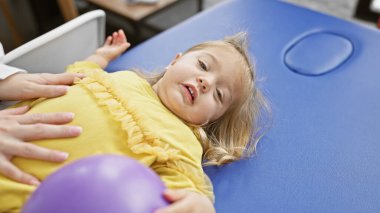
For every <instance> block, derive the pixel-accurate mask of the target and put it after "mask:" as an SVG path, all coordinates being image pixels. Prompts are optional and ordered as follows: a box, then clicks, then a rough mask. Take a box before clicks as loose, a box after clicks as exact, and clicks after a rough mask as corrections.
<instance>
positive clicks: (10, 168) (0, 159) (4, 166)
mask: <svg viewBox="0 0 380 213" xmlns="http://www.w3.org/2000/svg"><path fill="white" fill-rule="evenodd" d="M0 173H1V174H2V175H4V176H5V177H8V178H10V179H12V180H15V181H17V182H20V183H25V184H29V185H35V186H38V185H39V181H38V179H37V178H35V177H33V176H32V175H30V174H28V173H26V172H23V171H21V170H20V169H19V168H17V167H16V166H15V165H13V164H12V163H11V162H10V161H9V160H8V159H6V158H5V157H4V156H0Z"/></svg>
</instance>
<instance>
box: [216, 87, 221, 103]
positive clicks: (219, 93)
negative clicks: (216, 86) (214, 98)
mask: <svg viewBox="0 0 380 213" xmlns="http://www.w3.org/2000/svg"><path fill="white" fill-rule="evenodd" d="M216 94H217V95H218V98H219V100H220V102H222V93H221V92H220V90H216Z"/></svg>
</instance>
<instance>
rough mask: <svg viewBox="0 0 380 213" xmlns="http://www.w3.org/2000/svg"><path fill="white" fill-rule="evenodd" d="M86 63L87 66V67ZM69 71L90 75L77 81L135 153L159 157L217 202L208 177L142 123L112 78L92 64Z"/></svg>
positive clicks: (79, 64) (159, 160)
mask: <svg viewBox="0 0 380 213" xmlns="http://www.w3.org/2000/svg"><path fill="white" fill-rule="evenodd" d="M83 63H86V64H85V66H86V67H84V64H83ZM68 71H69V72H73V73H84V74H85V75H86V76H87V77H86V78H83V79H76V81H75V84H77V85H81V86H83V87H85V88H87V89H88V90H89V91H91V92H92V94H93V95H94V97H96V99H97V101H98V104H99V105H100V106H104V107H106V108H107V109H108V112H109V113H110V114H111V115H112V116H113V118H114V119H115V120H117V121H119V122H120V123H121V127H122V129H123V131H124V132H125V133H126V134H127V137H128V140H127V141H128V142H127V144H128V147H129V148H130V150H131V151H132V152H133V153H135V154H148V155H154V156H156V162H157V163H160V164H162V163H164V164H166V165H167V166H168V167H169V168H172V169H175V170H177V171H180V172H181V173H182V174H184V175H186V176H187V177H188V178H189V179H190V180H191V181H192V182H193V183H194V185H195V187H196V189H197V190H198V191H200V192H202V193H203V194H205V195H206V196H208V197H209V198H210V199H211V200H212V201H214V195H213V192H212V184H211V181H210V180H209V179H208V177H207V176H206V175H205V174H204V173H201V172H199V171H198V170H197V169H194V168H193V167H191V166H189V165H188V164H187V163H185V162H184V161H182V160H181V153H180V151H179V150H177V149H175V148H173V147H172V146H171V145H170V144H168V143H164V142H162V141H161V140H159V139H158V138H156V137H155V136H154V135H153V134H152V133H151V132H149V131H148V130H146V129H144V127H143V126H142V125H140V124H139V119H138V117H137V116H136V113H135V110H134V109H133V107H132V106H129V105H128V103H127V101H125V99H124V98H122V97H121V95H120V94H122V93H121V92H120V91H118V90H117V89H116V88H114V86H113V85H114V84H113V82H112V79H111V78H110V77H109V76H108V75H107V74H106V73H105V72H104V71H103V70H102V69H100V67H99V66H97V65H96V64H94V63H91V62H78V63H75V64H73V65H70V67H69V68H68ZM200 177H205V178H204V179H202V178H200Z"/></svg>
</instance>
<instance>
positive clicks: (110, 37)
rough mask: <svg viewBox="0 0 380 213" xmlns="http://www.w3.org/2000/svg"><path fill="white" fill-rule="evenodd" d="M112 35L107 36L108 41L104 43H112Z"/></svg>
mask: <svg viewBox="0 0 380 213" xmlns="http://www.w3.org/2000/svg"><path fill="white" fill-rule="evenodd" d="M111 41H112V36H107V39H106V41H105V42H104V45H111Z"/></svg>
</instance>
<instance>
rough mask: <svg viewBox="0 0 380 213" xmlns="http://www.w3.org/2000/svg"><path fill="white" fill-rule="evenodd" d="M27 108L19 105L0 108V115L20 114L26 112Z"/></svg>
mask: <svg viewBox="0 0 380 213" xmlns="http://www.w3.org/2000/svg"><path fill="white" fill-rule="evenodd" d="M28 110H29V106H21V107H17V108H12V109H4V110H0V116H4V115H21V114H24V113H26V112H27V111H28Z"/></svg>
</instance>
